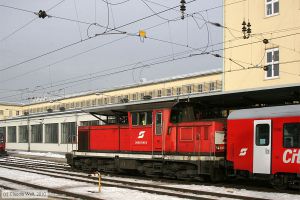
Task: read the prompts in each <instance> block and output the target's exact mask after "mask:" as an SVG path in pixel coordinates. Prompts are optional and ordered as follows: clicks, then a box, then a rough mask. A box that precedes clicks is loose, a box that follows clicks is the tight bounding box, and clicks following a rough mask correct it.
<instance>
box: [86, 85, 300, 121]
mask: <svg viewBox="0 0 300 200" xmlns="http://www.w3.org/2000/svg"><path fill="white" fill-rule="evenodd" d="M182 101H190V102H195V103H198V104H201V105H202V106H203V107H206V108H220V109H241V108H251V107H257V106H275V105H285V104H295V103H299V102H300V85H294V86H286V87H278V88H275V87H274V88H262V89H257V90H244V91H233V92H214V93H196V94H195V93H193V94H184V95H179V96H169V97H161V98H154V99H148V100H140V101H132V102H127V103H119V104H111V105H109V104H108V105H104V106H99V107H94V108H88V109H83V111H84V112H87V113H97V114H100V115H107V116H108V115H113V114H114V113H116V112H128V111H139V110H151V109H154V108H155V109H159V108H171V107H173V106H174V105H175V104H176V103H178V102H182Z"/></svg>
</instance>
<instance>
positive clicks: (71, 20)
mask: <svg viewBox="0 0 300 200" xmlns="http://www.w3.org/2000/svg"><path fill="white" fill-rule="evenodd" d="M62 2H63V1H61V2H60V3H62ZM239 2H242V1H237V2H233V3H230V4H228V5H232V4H236V3H239ZM60 3H59V4H60ZM59 4H57V5H59ZM225 6H226V5H225ZM175 7H176V6H175ZM167 8H168V9H172V8H169V7H167ZM216 8H220V6H217V7H213V8H209V9H206V10H212V9H216ZM200 12H201V11H200ZM60 19H64V20H69V21H73V22H77V21H76V20H72V19H67V18H61V17H60ZM78 22H79V23H84V24H90V23H88V22H82V21H78ZM95 25H99V24H95ZM100 26H101V25H100ZM101 27H104V26H101ZM115 30H116V29H115ZM90 38H92V37H90ZM150 39H151V38H150ZM74 45H75V44H74ZM72 46H73V45H72ZM45 55H48V54H45ZM42 56H44V55H42ZM42 56H38V57H35V58H34V59H37V58H40V57H42ZM34 59H30V60H28V61H27V62H30V61H31V60H34ZM21 64H24V62H21V63H20V64H17V65H13V66H12V67H15V66H18V65H21ZM8 69H9V68H8ZM0 70H1V69H0Z"/></svg>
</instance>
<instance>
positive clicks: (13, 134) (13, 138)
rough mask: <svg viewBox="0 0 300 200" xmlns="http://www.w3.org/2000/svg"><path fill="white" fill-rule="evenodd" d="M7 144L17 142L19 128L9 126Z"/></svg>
mask: <svg viewBox="0 0 300 200" xmlns="http://www.w3.org/2000/svg"><path fill="white" fill-rule="evenodd" d="M7 142H9V143H16V142H17V128H16V127H15V126H9V127H8V128H7Z"/></svg>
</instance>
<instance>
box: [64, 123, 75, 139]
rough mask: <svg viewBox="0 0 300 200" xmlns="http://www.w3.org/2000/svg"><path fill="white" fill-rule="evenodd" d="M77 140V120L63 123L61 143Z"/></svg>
mask: <svg viewBox="0 0 300 200" xmlns="http://www.w3.org/2000/svg"><path fill="white" fill-rule="evenodd" d="M75 142H76V124H75V122H67V123H62V124H61V143H62V144H66V143H75Z"/></svg>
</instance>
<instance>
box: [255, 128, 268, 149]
mask: <svg viewBox="0 0 300 200" xmlns="http://www.w3.org/2000/svg"><path fill="white" fill-rule="evenodd" d="M269 133H270V126H269V124H257V125H256V131H255V134H256V135H255V138H256V140H255V144H256V145H257V146H268V145H269Z"/></svg>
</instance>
